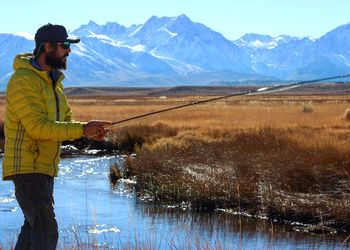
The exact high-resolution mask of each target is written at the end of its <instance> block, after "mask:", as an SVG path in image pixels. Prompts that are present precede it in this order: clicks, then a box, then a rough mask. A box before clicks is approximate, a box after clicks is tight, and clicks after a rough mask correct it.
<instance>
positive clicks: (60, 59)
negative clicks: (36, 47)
mask: <svg viewBox="0 0 350 250" xmlns="http://www.w3.org/2000/svg"><path fill="white" fill-rule="evenodd" d="M67 56H68V54H65V55H63V56H57V55H56V51H53V52H50V53H48V54H46V56H45V63H46V64H47V65H49V66H50V67H52V68H55V69H67V59H66V58H67Z"/></svg>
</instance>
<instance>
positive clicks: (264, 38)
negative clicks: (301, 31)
mask: <svg viewBox="0 0 350 250" xmlns="http://www.w3.org/2000/svg"><path fill="white" fill-rule="evenodd" d="M296 39H298V38H297V37H291V36H286V35H281V36H278V37H271V36H268V35H259V34H254V33H250V34H246V35H244V36H242V37H241V38H240V39H238V40H236V41H234V43H235V44H236V45H237V46H238V47H240V48H241V47H245V48H250V49H253V50H255V49H274V48H276V47H277V46H279V45H281V44H284V43H288V42H290V41H293V40H296Z"/></svg>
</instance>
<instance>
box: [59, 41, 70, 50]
mask: <svg viewBox="0 0 350 250" xmlns="http://www.w3.org/2000/svg"><path fill="white" fill-rule="evenodd" d="M57 45H59V46H60V47H61V48H63V49H69V48H70V42H63V43H57Z"/></svg>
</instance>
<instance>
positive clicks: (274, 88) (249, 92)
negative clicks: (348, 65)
mask: <svg viewBox="0 0 350 250" xmlns="http://www.w3.org/2000/svg"><path fill="white" fill-rule="evenodd" d="M347 77H350V74H344V75H338V76H331V77H326V78H320V79H314V80H307V81H300V82H295V83H291V84H288V85H276V86H272V87H262V88H259V89H256V90H246V91H242V92H239V93H235V94H229V95H225V96H220V97H215V98H210V99H207V100H202V101H195V102H191V103H187V104H183V105H179V106H175V107H172V108H167V109H162V110H158V111H153V112H150V113H146V114H142V115H137V116H133V117H130V118H126V119H123V120H119V121H115V122H112V123H111V124H110V126H113V125H116V124H121V123H125V122H128V121H132V120H136V119H140V118H143V117H146V116H151V115H155V114H159V113H164V112H168V111H171V110H175V109H181V108H185V107H189V106H194V105H198V104H202V103H207V102H213V101H218V100H222V99H226V98H230V97H234V96H244V95H257V94H265V93H266V94H269V93H274V92H279V91H283V90H289V89H293V88H296V87H299V86H301V85H305V84H309V83H316V82H322V81H326V80H333V79H340V78H347Z"/></svg>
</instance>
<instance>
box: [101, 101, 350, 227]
mask: <svg viewBox="0 0 350 250" xmlns="http://www.w3.org/2000/svg"><path fill="white" fill-rule="evenodd" d="M303 103H305V100H303ZM347 105H348V104H347V103H346V102H340V103H338V102H331V101H330V100H329V99H326V100H324V101H321V100H318V101H317V102H315V101H314V102H313V104H312V110H313V112H305V111H304V110H301V109H300V100H298V99H297V98H296V100H294V101H285V100H284V99H283V98H281V99H280V100H278V101H276V100H275V101H273V102H272V103H269V102H266V101H265V100H264V101H263V102H262V101H259V100H249V101H248V102H246V103H243V102H233V101H232V102H218V103H213V104H211V105H201V106H196V107H192V108H188V109H184V110H177V111H173V112H168V113H164V114H162V115H159V116H156V117H153V118H150V119H147V120H146V119H145V120H142V121H141V122H139V121H138V122H134V123H130V124H127V125H124V126H122V127H115V132H112V133H111V138H112V140H113V141H115V142H116V143H119V145H120V147H121V148H125V149H128V150H131V151H133V152H136V155H137V156H136V157H135V158H130V159H129V160H128V161H127V169H128V171H129V174H130V175H133V176H136V178H137V180H138V184H137V189H138V191H139V194H140V195H141V196H145V197H146V196H147V197H149V196H151V197H152V202H160V203H166V204H179V203H185V204H188V205H189V206H190V207H191V208H192V209H204V210H215V209H217V208H223V209H229V210H232V211H236V212H238V213H240V214H244V213H248V214H251V215H256V216H260V217H266V218H269V219H272V220H275V221H280V222H300V223H305V224H312V225H321V228H322V230H323V231H324V230H328V229H327V227H329V228H336V229H337V230H338V231H339V232H350V219H349V218H350V206H349V204H348V203H349V200H350V199H349V198H350V178H349V177H350V176H349V173H350V165H349V163H350V154H349V153H350V144H349V143H348V142H349V139H350V134H349V132H350V125H349V123H348V121H347V120H346V119H344V117H343V112H344V109H345V107H346V106H347ZM135 106H137V105H132V106H122V107H116V109H120V108H121V109H124V112H126V111H127V110H129V111H130V112H129V116H132V114H131V113H132V112H133V110H138V113H137V114H135V115H138V114H140V113H143V112H148V110H149V109H150V108H152V111H154V110H159V109H162V108H163V107H164V104H161V105H158V106H157V105H156V106H154V104H152V105H150V106H147V105H144V104H142V105H140V106H139V109H135ZM157 107H158V108H157ZM166 107H168V106H166ZM108 110H109V109H108V108H107V109H106V111H107V112H108ZM123 118H125V116H121V117H120V119H123ZM328 232H332V230H331V229H329V230H328Z"/></svg>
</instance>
